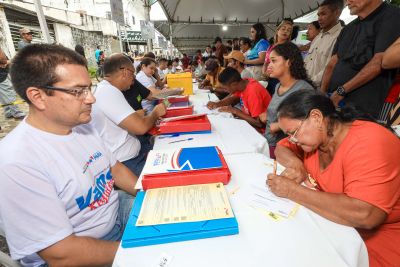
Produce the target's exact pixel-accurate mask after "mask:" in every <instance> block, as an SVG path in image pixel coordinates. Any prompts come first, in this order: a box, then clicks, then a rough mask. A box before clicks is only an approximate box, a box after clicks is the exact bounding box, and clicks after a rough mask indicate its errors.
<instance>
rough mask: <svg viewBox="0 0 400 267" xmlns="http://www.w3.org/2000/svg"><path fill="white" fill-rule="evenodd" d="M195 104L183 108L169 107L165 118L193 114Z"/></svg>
mask: <svg viewBox="0 0 400 267" xmlns="http://www.w3.org/2000/svg"><path fill="white" fill-rule="evenodd" d="M192 114H193V106H188V107H183V108H167V112H166V113H165V115H164V116H163V117H164V118H171V117H178V116H184V115H192Z"/></svg>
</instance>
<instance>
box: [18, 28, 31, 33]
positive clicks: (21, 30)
mask: <svg viewBox="0 0 400 267" xmlns="http://www.w3.org/2000/svg"><path fill="white" fill-rule="evenodd" d="M30 32H31V30H29V29H28V28H21V29H20V30H19V33H20V34H23V33H30Z"/></svg>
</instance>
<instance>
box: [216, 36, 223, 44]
mask: <svg viewBox="0 0 400 267" xmlns="http://www.w3.org/2000/svg"><path fill="white" fill-rule="evenodd" d="M217 42H220V43H222V39H221V37H219V36H217V37H215V39H214V44H216V43H217Z"/></svg>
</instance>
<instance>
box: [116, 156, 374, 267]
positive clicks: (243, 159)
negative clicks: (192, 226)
mask: <svg viewBox="0 0 400 267" xmlns="http://www.w3.org/2000/svg"><path fill="white" fill-rule="evenodd" d="M225 158H226V160H227V163H228V165H229V168H230V170H231V172H232V180H231V182H230V184H229V185H228V186H227V190H228V192H230V191H232V190H234V189H237V188H239V190H238V191H237V192H236V193H235V194H234V195H231V196H230V201H231V204H232V208H233V210H234V212H235V214H236V217H237V220H238V223H239V234H238V235H233V236H224V237H217V238H209V239H200V240H192V241H186V242H177V243H169V244H162V245H154V246H146V247H137V248H130V249H122V248H121V247H120V248H119V249H118V252H117V255H116V258H115V261H114V265H113V266H138V267H142V266H161V265H159V264H158V263H159V262H160V260H161V257H166V258H169V264H168V265H167V266H169V267H188V266H191V267H204V266H218V267H220V266H229V267H233V266H246V267H247V266H248V267H251V266H254V267H256V266H257V267H259V266H273V267H279V266H282V267H288V266H299V267H300V266H304V267H312V266H316V267H317V266H318V267H321V266H323V267H341V266H343V267H345V266H346V267H364V266H368V256H367V250H366V247H365V245H364V242H363V241H362V239H361V238H360V236H359V235H358V233H357V232H356V230H354V229H353V228H351V227H346V226H343V225H339V224H335V223H333V222H330V221H328V220H326V219H324V218H322V217H320V216H318V215H317V214H315V213H313V212H312V211H310V210H308V209H306V208H304V207H300V208H299V210H298V212H297V213H296V214H295V216H294V217H293V218H289V219H282V220H279V221H275V220H272V219H271V218H269V217H268V216H267V215H266V214H265V213H264V212H261V211H259V210H255V209H253V208H251V207H250V206H249V205H248V197H249V194H250V192H251V191H250V187H249V186H250V184H251V182H252V181H253V180H254V179H263V180H265V179H266V175H267V173H269V172H271V171H272V170H271V167H269V166H268V165H266V164H264V163H265V161H266V159H265V156H264V155H261V154H241V155H227V156H225Z"/></svg>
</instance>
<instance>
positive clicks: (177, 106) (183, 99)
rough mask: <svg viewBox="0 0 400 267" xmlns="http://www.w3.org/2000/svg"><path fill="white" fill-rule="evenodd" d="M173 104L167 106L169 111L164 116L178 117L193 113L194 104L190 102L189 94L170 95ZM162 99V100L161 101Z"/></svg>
mask: <svg viewBox="0 0 400 267" xmlns="http://www.w3.org/2000/svg"><path fill="white" fill-rule="evenodd" d="M167 100H168V102H169V103H171V106H169V107H168V108H167V113H166V114H165V115H164V116H163V118H171V117H178V116H184V115H192V114H193V106H190V104H189V96H178V97H168V98H167ZM161 101H162V100H160V102H161Z"/></svg>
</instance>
